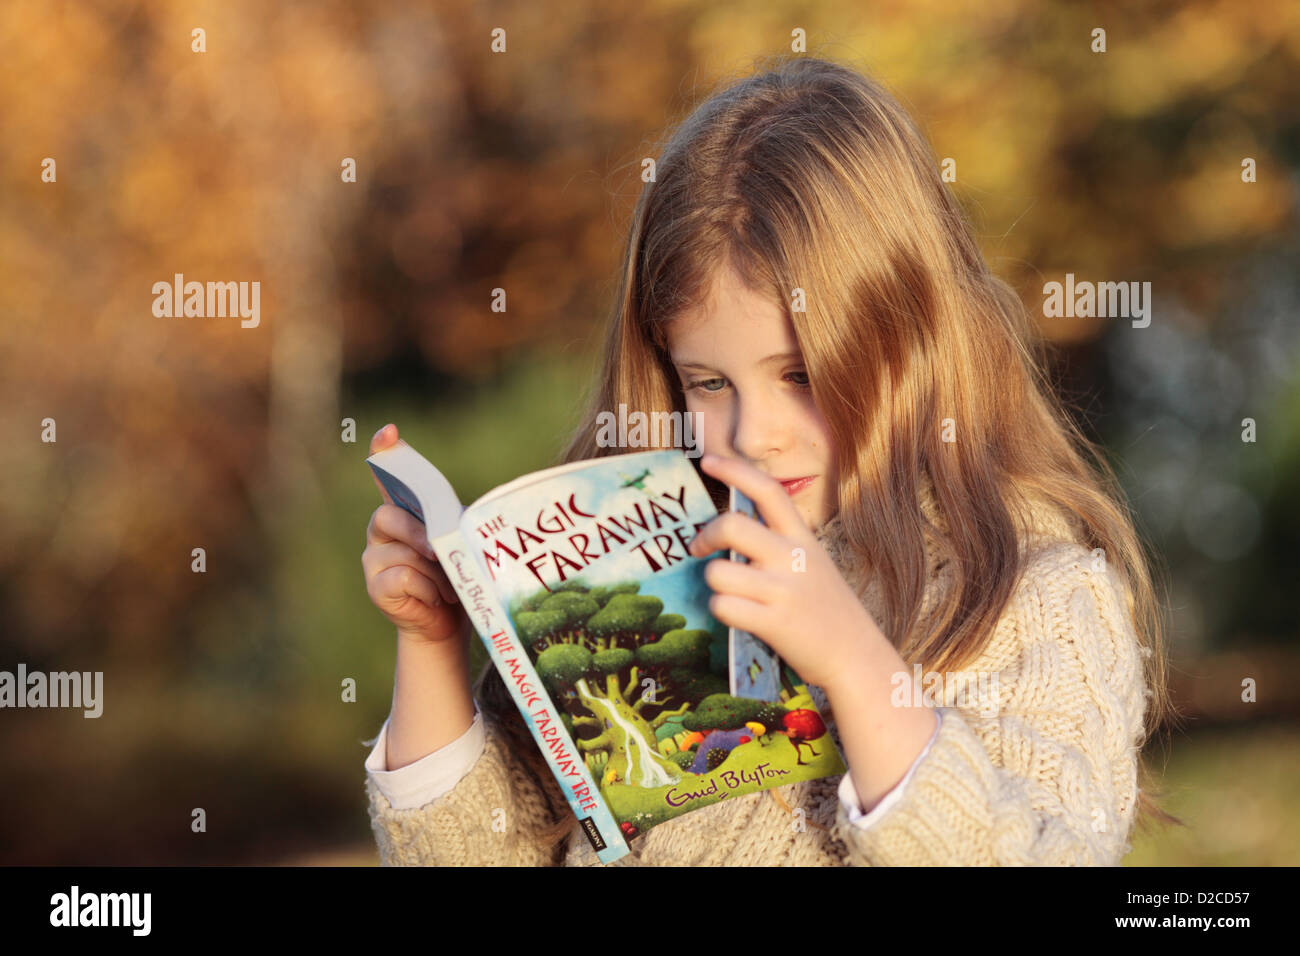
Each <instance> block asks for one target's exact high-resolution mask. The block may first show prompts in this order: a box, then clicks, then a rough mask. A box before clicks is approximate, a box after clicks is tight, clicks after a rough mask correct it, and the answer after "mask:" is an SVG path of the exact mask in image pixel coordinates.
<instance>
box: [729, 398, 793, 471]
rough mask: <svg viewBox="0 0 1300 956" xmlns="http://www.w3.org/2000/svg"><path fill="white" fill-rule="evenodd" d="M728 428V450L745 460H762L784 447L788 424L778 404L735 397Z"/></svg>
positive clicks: (788, 429)
mask: <svg viewBox="0 0 1300 956" xmlns="http://www.w3.org/2000/svg"><path fill="white" fill-rule="evenodd" d="M735 416H736V417H735V422H734V423H733V427H732V436H733V437H732V442H731V447H732V448H734V449H735V450H736V453H737V454H739V455H742V456H743V457H745V458H746V459H748V460H749V461H762V460H763V459H764V458H767V457H768V456H769V455H771V454H772V453H773V452H776V453H780V452H782V451H784V450H785V449H786V447H787V442H788V440H789V435H790V427H789V424H788V423H787V422H786V421H785V420H784V416H783V414H782V412H781V409H780V405H779V403H776V402H772V401H769V400H767V399H766V398H762V397H758V396H754V395H748V396H744V397H738V398H737V401H736V408H735Z"/></svg>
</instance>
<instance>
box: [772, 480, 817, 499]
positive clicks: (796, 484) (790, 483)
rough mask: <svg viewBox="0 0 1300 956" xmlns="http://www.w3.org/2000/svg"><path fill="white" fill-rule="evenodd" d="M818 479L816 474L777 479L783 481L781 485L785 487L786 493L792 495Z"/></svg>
mask: <svg viewBox="0 0 1300 956" xmlns="http://www.w3.org/2000/svg"><path fill="white" fill-rule="evenodd" d="M816 480H817V476H816V475H808V476H806V477H804V478H778V479H777V481H779V482H781V486H782V487H783V488H785V493H786V494H787V495H790V496H791V497H794V496H795V495H797V494H798V493H799V492H801V491H803V490H804V489H805V488H807V487H808V486H809V485H811V484H812V483H813V482H814V481H816Z"/></svg>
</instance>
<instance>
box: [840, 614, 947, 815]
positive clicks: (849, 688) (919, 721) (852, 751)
mask: <svg viewBox="0 0 1300 956" xmlns="http://www.w3.org/2000/svg"><path fill="white" fill-rule="evenodd" d="M866 643H867V650H866V652H865V653H864V654H863V655H861V656H860V657H859V658H858V659H857V660H856V661H855V662H854V664H853V665H852V666H851V667H849V668H848V669H846V671H845V672H844V674H843V675H842V678H841V680H840V681H839V682H838V683H837V684H836V686H835V687H833V688H831V687H827V688H825V690H826V696H827V698H828V699H829V700H830V704H831V710H832V712H833V713H834V716H835V725H836V727H837V728H838V730H839V734H840V743H841V744H842V746H843V748H844V757H845V760H846V761H847V762H848V765H849V774H850V777H851V778H852V781H853V788H854V789H855V790H856V791H857V793H858V799H859V801H860V802H861V805H862V811H863V812H864V813H870V812H871V810H872V809H873V808H874V807H875V806H876V804H877V803H879V802H880V800H881V798H882V797H884V795H885V794H886V793H888V792H889V791H890V790H892V789H893V788H894V787H895V786H897V784H898V782H899V781H900V780H902V779H903V777H904V775H906V773H907V771H908V768H910V767H911V766H912V764H913V763H915V761H916V758H917V757H918V756H919V755H920V753H921V751H922V750H924V749H925V745H926V744H927V743H929V742H930V738H931V736H933V734H934V729H935V726H936V723H937V721H938V719H939V715H938V714H936V713H935V712H934V710H933V708H931V707H926V706H920V707H916V706H908V707H897V706H894V704H893V703H891V699H892V696H893V689H894V686H895V683H894V682H895V675H896V674H899V673H903V674H906V675H907V679H908V681H909V682H910V681H911V680H912V676H911V669H910V668H909V667H908V666H907V664H906V663H905V662H904V661H903V659H902V657H900V656H899V654H898V651H897V650H895V649H894V647H893V646H892V645H890V644H889V643H887V642H886V641H885V640H884V639H883V637H882V638H880V639H879V640H870V641H867V642H866ZM911 698H912V695H911V693H910V683H909V694H908V699H909V700H910V699H911Z"/></svg>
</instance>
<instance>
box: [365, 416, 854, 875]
mask: <svg viewBox="0 0 1300 956" xmlns="http://www.w3.org/2000/svg"><path fill="white" fill-rule="evenodd" d="M366 462H367V463H368V464H369V466H370V468H371V470H372V471H373V472H374V474H375V476H376V477H377V478H378V479H379V482H380V483H381V484H382V485H383V487H384V488H385V490H387V492H388V494H389V497H390V498H391V499H392V500H393V502H394V503H395V504H396V505H398V506H399V507H401V508H404V509H405V510H406V511H408V512H409V513H410V514H412V515H414V516H415V517H416V518H417V519H418V520H420V521H421V522H423V524H424V526H425V533H426V535H427V538H428V543H429V545H430V546H431V547H432V549H433V551H434V553H435V554H436V555H437V557H438V560H439V562H440V564H441V566H442V568H443V569H444V571H445V572H446V574H447V577H448V579H449V580H450V581H451V583H452V586H453V587H454V588H455V589H456V593H457V595H458V597H459V598H460V602H461V604H462V605H463V607H464V609H465V611H466V613H467V614H468V615H469V617H470V620H471V621H472V622H473V624H474V627H475V629H476V631H477V632H478V635H479V637H480V638H481V639H482V641H483V643H484V646H485V647H486V648H487V651H488V656H489V657H490V658H491V661H492V664H493V665H494V666H495V667H496V668H497V670H498V672H499V673H500V675H501V679H502V681H503V682H504V684H505V686H506V687H507V688H508V689H509V691H510V693H511V696H512V697H513V699H514V701H515V704H516V706H517V707H518V708H519V711H520V714H521V715H522V717H523V720H524V723H525V724H526V725H527V727H528V728H529V730H530V732H531V734H532V737H533V739H534V741H535V742H536V744H537V746H538V748H539V749H540V751H541V753H542V755H543V756H544V758H545V760H546V762H547V764H548V766H549V767H550V768H551V772H552V773H553V774H554V776H555V779H556V781H557V783H558V784H559V786H560V788H561V790H562V791H563V793H564V795H565V797H566V799H567V801H568V803H569V806H570V808H571V809H572V810H573V813H574V815H575V816H576V817H577V819H578V821H579V823H580V829H581V830H582V832H583V833H584V834H585V835H586V837H587V839H588V840H589V841H590V843H591V846H592V848H593V849H594V850H595V852H596V856H597V858H598V859H599V860H600V862H602V863H611V862H614V861H615V860H618V859H620V858H621V857H623V856H625V855H626V854H627V853H628V852H630V850H629V843H630V841H632V840H635V839H636V838H637V837H638V836H640V835H641V834H643V833H645V832H646V831H647V830H649V829H650V828H652V827H654V826H657V825H658V824H660V823H664V822H666V821H668V820H671V819H674V818H675V817H678V816H680V815H682V814H684V813H689V812H690V811H692V810H695V809H699V808H702V807H706V806H709V805H712V804H714V803H717V802H719V801H721V800H725V799H728V798H733V797H738V796H743V795H745V794H750V793H755V792H758V791H761V790H766V789H768V788H770V787H775V786H780V785H783V784H787V783H796V782H799V781H803V780H812V779H817V778H819V777H826V776H832V775H836V774H842V773H844V772H846V768H845V764H844V761H843V758H842V756H841V754H840V753H839V750H838V749H837V747H836V746H835V743H834V741H833V739H832V737H831V735H830V733H829V732H828V730H827V727H826V724H825V722H824V721H823V719H822V716H821V714H820V712H819V711H818V709H817V707H816V705H815V703H814V701H813V698H812V696H811V694H810V693H809V691H808V688H807V686H806V685H805V684H804V682H803V681H802V680H801V679H800V678H799V676H798V675H797V674H796V673H795V672H794V671H793V670H792V669H791V668H790V667H789V666H787V665H785V664H784V663H783V662H782V661H781V660H780V658H779V657H777V655H775V654H773V653H772V652H771V650H770V649H769V648H767V646H766V645H764V644H763V643H762V642H761V641H759V640H758V639H757V638H754V637H753V636H752V635H747V634H746V633H745V632H743V631H739V630H734V629H731V628H728V627H725V626H723V625H722V624H721V623H720V622H719V621H718V620H717V619H716V618H714V617H713V615H712V614H711V613H710V612H709V607H708V601H709V597H710V596H711V594H712V592H711V591H710V589H709V586H708V584H707V582H706V581H705V580H704V567H705V564H706V562H707V561H709V560H712V559H713V558H712V556H710V557H707V558H695V557H692V556H691V555H690V554H689V553H688V552H687V550H686V548H687V545H688V543H689V542H690V540H691V538H692V537H694V535H695V534H697V533H698V532H699V530H700V529H701V528H702V527H703V526H704V525H705V524H707V523H708V522H709V521H710V520H712V519H713V518H714V517H716V516H717V514H718V511H717V508H716V507H715V506H714V504H713V501H712V500H711V499H710V497H709V495H708V493H707V491H706V489H705V487H704V483H703V482H702V481H701V479H700V477H699V475H698V474H697V473H696V471H695V468H694V466H693V465H692V464H691V461H690V459H689V458H687V456H686V455H685V453H684V452H683V451H682V450H680V449H657V450H652V451H644V452H633V453H629V454H619V455H610V456H607V457H603V458H594V459H589V460H586V461H578V462H571V463H569V464H565V465H559V466H557V467H554V468H548V469H545V470H543V471H538V472H534V473H532V474H528V475H524V476H522V477H520V478H517V479H515V480H513V481H510V482H508V483H506V484H504V485H501V486H499V487H497V488H494V489H493V490H491V491H489V492H487V493H486V494H484V495H483V496H481V497H480V498H478V499H477V500H476V501H474V502H473V503H472V504H470V505H468V506H464V505H462V504H461V503H460V500H459V498H458V497H457V495H456V493H455V491H454V490H453V488H452V486H451V484H450V482H448V481H447V479H446V478H445V477H444V476H443V475H442V473H441V472H440V471H438V469H437V468H436V467H435V466H434V465H433V464H432V463H431V462H430V461H428V460H427V459H426V458H425V457H424V456H422V455H421V454H419V452H417V451H416V450H415V449H414V448H412V447H411V446H410V445H409V444H407V443H406V442H405V441H400V440H399V441H398V443H397V444H395V445H394V446H393V447H391V448H387V449H384V450H383V451H380V452H377V453H376V454H374V455H371V456H370V457H369V458H367V459H366ZM732 500H733V503H734V502H736V501H737V499H735V498H733V499H732ZM738 506H739V507H741V508H744V507H745V505H744V504H743V503H740V504H739V505H738ZM748 507H749V508H750V510H751V513H752V508H753V506H752V503H749V505H748ZM733 554H734V553H733ZM755 665H757V667H758V668H760V669H758V670H756V669H755Z"/></svg>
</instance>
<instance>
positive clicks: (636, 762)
mask: <svg viewBox="0 0 1300 956" xmlns="http://www.w3.org/2000/svg"><path fill="white" fill-rule="evenodd" d="M639 589H640V584H639V583H636V582H632V583H629V584H623V585H617V586H614V587H597V588H591V589H587V588H585V587H583V586H582V585H581V584H578V583H575V582H568V583H567V585H566V587H565V588H564V589H563V590H557V591H556V592H554V593H552V592H546V591H543V592H540V593H538V594H536V595H534V596H533V597H532V598H530V599H529V600H527V601H525V602H524V603H523V604H522V605H521V606H520V608H519V610H517V611H516V613H515V615H514V619H515V625H516V629H517V630H518V633H519V637H520V639H521V640H522V641H523V643H524V644H525V645H526V646H528V647H529V648H531V650H532V652H533V655H534V656H535V660H536V667H537V673H538V676H539V677H540V678H541V679H542V681H543V682H544V683H545V684H546V686H547V688H548V689H549V690H550V691H551V693H552V694H553V695H554V697H555V699H556V700H557V702H559V703H561V705H562V706H564V707H566V709H568V710H570V712H571V713H573V712H574V711H576V712H577V713H576V714H574V716H572V726H573V728H574V730H575V731H577V730H581V729H583V728H587V729H589V730H594V731H596V735H595V736H594V737H580V736H575V741H576V743H577V746H578V747H579V748H580V749H581V750H582V751H583V752H584V753H585V754H592V753H595V752H604V753H605V754H606V755H607V757H608V759H607V760H606V762H605V764H604V767H605V768H606V773H607V774H608V775H609V780H610V781H611V782H612V781H617V782H620V783H625V784H629V785H632V786H641V787H660V786H668V785H670V784H673V783H676V782H677V781H679V780H680V779H682V777H683V776H684V775H685V771H684V770H683V769H682V768H681V767H680V766H678V765H677V763H675V762H674V761H672V760H669V759H668V758H666V757H664V756H663V755H662V754H661V753H660V752H659V748H658V740H657V737H656V734H655V731H656V730H657V729H658V728H659V727H661V726H662V725H663V724H664V723H665V722H667V721H668V720H669V719H671V718H673V717H680V716H682V715H683V714H686V713H687V712H688V711H689V710H690V709H691V707H692V706H693V704H694V703H696V702H698V701H699V700H701V699H702V698H703V697H705V696H707V695H708V694H710V693H716V692H717V691H719V690H720V689H721V690H725V689H726V681H725V680H722V679H721V678H719V677H717V676H716V675H713V674H711V673H709V672H708V666H709V657H710V651H709V645H710V644H711V643H712V641H713V635H711V634H710V633H709V632H708V631H706V630H699V629H687V628H686V627H685V624H686V619H685V618H683V617H682V616H681V615H680V614H664V613H662V612H663V601H661V600H660V599H659V598H657V597H653V596H650V595H644V594H639V593H637V592H638V590H639ZM647 677H650V678H652V679H653V683H650V682H647V681H646V680H645V679H646V678H647Z"/></svg>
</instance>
